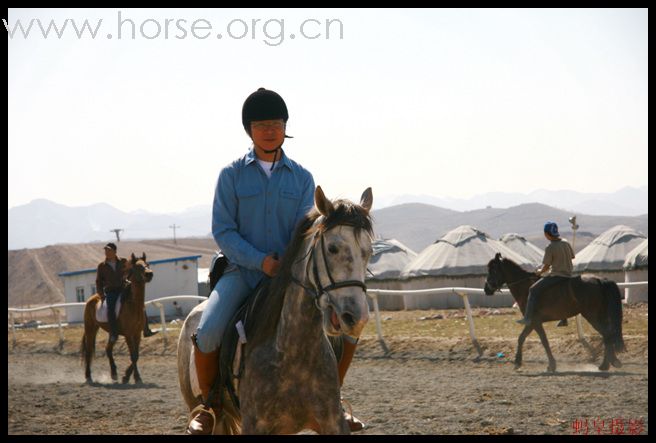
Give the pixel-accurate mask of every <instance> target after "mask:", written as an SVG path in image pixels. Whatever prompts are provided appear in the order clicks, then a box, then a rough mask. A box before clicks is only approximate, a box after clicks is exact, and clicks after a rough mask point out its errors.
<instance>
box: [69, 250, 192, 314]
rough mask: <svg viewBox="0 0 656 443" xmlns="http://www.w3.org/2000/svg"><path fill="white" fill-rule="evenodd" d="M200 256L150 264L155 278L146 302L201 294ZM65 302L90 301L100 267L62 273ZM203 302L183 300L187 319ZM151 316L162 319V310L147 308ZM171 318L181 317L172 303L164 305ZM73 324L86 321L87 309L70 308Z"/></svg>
mask: <svg viewBox="0 0 656 443" xmlns="http://www.w3.org/2000/svg"><path fill="white" fill-rule="evenodd" d="M200 257H201V256H200V255H192V256H187V257H175V258H167V259H164V260H153V261H149V262H148V264H149V265H150V269H151V270H152V271H153V279H152V281H150V282H149V283H146V301H148V300H154V299H156V298H161V297H166V296H170V295H198V259H199V258H200ZM59 276H60V277H61V278H62V280H63V281H64V297H65V303H76V302H86V301H87V300H88V299H89V298H90V297H91V296H92V295H93V294H95V293H96V268H93V269H83V270H80V271H72V272H62V273H60V274H59ZM198 303H200V301H195V300H180V301H178V302H177V305H178V306H179V307H180V308H181V309H182V312H183V314H184V316H186V315H187V314H188V313H189V312H190V311H191V310H192V309H193V308H194V307H195V306H196V305H197V304H198ZM146 313H147V315H148V317H157V318H159V308H157V307H156V306H154V305H153V304H152V303H151V304H149V305H147V308H146ZM164 313H165V315H166V316H167V317H169V316H171V317H173V316H177V315H179V311H178V312H176V307H175V306H174V305H173V302H172V301H165V302H164ZM66 318H67V321H68V322H69V323H76V322H82V321H84V306H80V307H71V308H67V309H66Z"/></svg>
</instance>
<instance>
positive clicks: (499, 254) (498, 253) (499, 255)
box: [494, 252, 501, 260]
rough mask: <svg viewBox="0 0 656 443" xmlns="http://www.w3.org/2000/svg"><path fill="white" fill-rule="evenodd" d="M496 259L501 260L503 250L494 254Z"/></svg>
mask: <svg viewBox="0 0 656 443" xmlns="http://www.w3.org/2000/svg"><path fill="white" fill-rule="evenodd" d="M494 259H495V260H501V252H497V253H496V255H495V256H494Z"/></svg>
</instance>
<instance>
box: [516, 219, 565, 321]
mask: <svg viewBox="0 0 656 443" xmlns="http://www.w3.org/2000/svg"><path fill="white" fill-rule="evenodd" d="M544 236H545V237H546V238H547V240H549V241H550V243H549V245H548V246H547V248H546V249H545V250H544V258H543V259H542V267H541V268H540V269H538V270H537V274H538V275H540V276H542V274H544V273H545V272H547V271H549V272H548V273H547V274H546V275H545V276H544V277H542V278H540V279H539V280H538V281H537V282H535V283H534V284H533V285H532V286H531V288H530V289H529V292H528V301H527V302H526V311H525V312H524V318H522V319H520V320H517V323H520V324H523V325H530V324H531V323H532V322H533V315H534V313H535V307H536V305H537V302H538V299H540V298H541V297H542V294H543V293H544V291H546V290H547V289H548V288H550V287H552V286H554V285H557V284H558V283H561V282H563V281H565V280H568V279H570V278H571V277H572V270H573V269H574V266H573V264H572V260H573V259H574V250H573V249H572V246H571V245H570V244H569V243H568V242H567V241H566V240H563V239H562V238H560V234H559V233H558V225H557V224H556V223H554V222H547V223H545V225H544ZM566 321H567V319H564V320H561V324H562V323H563V322H566Z"/></svg>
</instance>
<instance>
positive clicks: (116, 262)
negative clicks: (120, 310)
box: [96, 242, 157, 343]
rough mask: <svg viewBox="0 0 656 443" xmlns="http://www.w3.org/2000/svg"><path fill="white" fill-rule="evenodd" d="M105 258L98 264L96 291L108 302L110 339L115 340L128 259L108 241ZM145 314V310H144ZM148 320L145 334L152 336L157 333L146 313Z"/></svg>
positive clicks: (145, 335)
mask: <svg viewBox="0 0 656 443" xmlns="http://www.w3.org/2000/svg"><path fill="white" fill-rule="evenodd" d="M104 249H105V260H104V261H102V262H100V263H99V264H98V269H97V271H96V291H97V292H98V295H100V298H101V300H103V301H105V300H106V303H107V320H108V323H109V327H110V331H111V332H110V334H109V341H110V342H112V343H113V342H115V341H116V340H117V339H118V326H117V321H116V301H117V300H118V297H119V296H120V295H121V293H122V291H123V288H124V286H125V283H126V281H125V268H126V263H127V260H126V259H125V258H121V257H119V256H118V255H117V253H116V250H117V247H116V244H114V243H111V242H110V243H107V244H106V245H105V248H104ZM144 315H145V311H144ZM145 317H146V322H145V325H144V330H143V336H144V337H150V336H152V335H155V334H157V332H153V331H151V330H150V327H149V326H148V316H147V315H145Z"/></svg>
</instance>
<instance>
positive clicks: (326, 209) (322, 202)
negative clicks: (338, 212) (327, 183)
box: [314, 186, 335, 217]
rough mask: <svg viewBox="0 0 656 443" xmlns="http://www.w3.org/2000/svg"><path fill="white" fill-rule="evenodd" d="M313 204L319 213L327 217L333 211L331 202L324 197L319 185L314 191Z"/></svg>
mask: <svg viewBox="0 0 656 443" xmlns="http://www.w3.org/2000/svg"><path fill="white" fill-rule="evenodd" d="M314 205H315V206H316V207H317V209H318V210H319V212H320V213H321V215H323V216H325V217H328V216H329V215H330V214H332V213H333V212H334V211H335V207H334V206H333V203H332V202H331V201H330V200H328V199H327V198H326V196H325V195H324V193H323V191H322V190H321V186H317V189H316V190H315V191H314Z"/></svg>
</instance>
